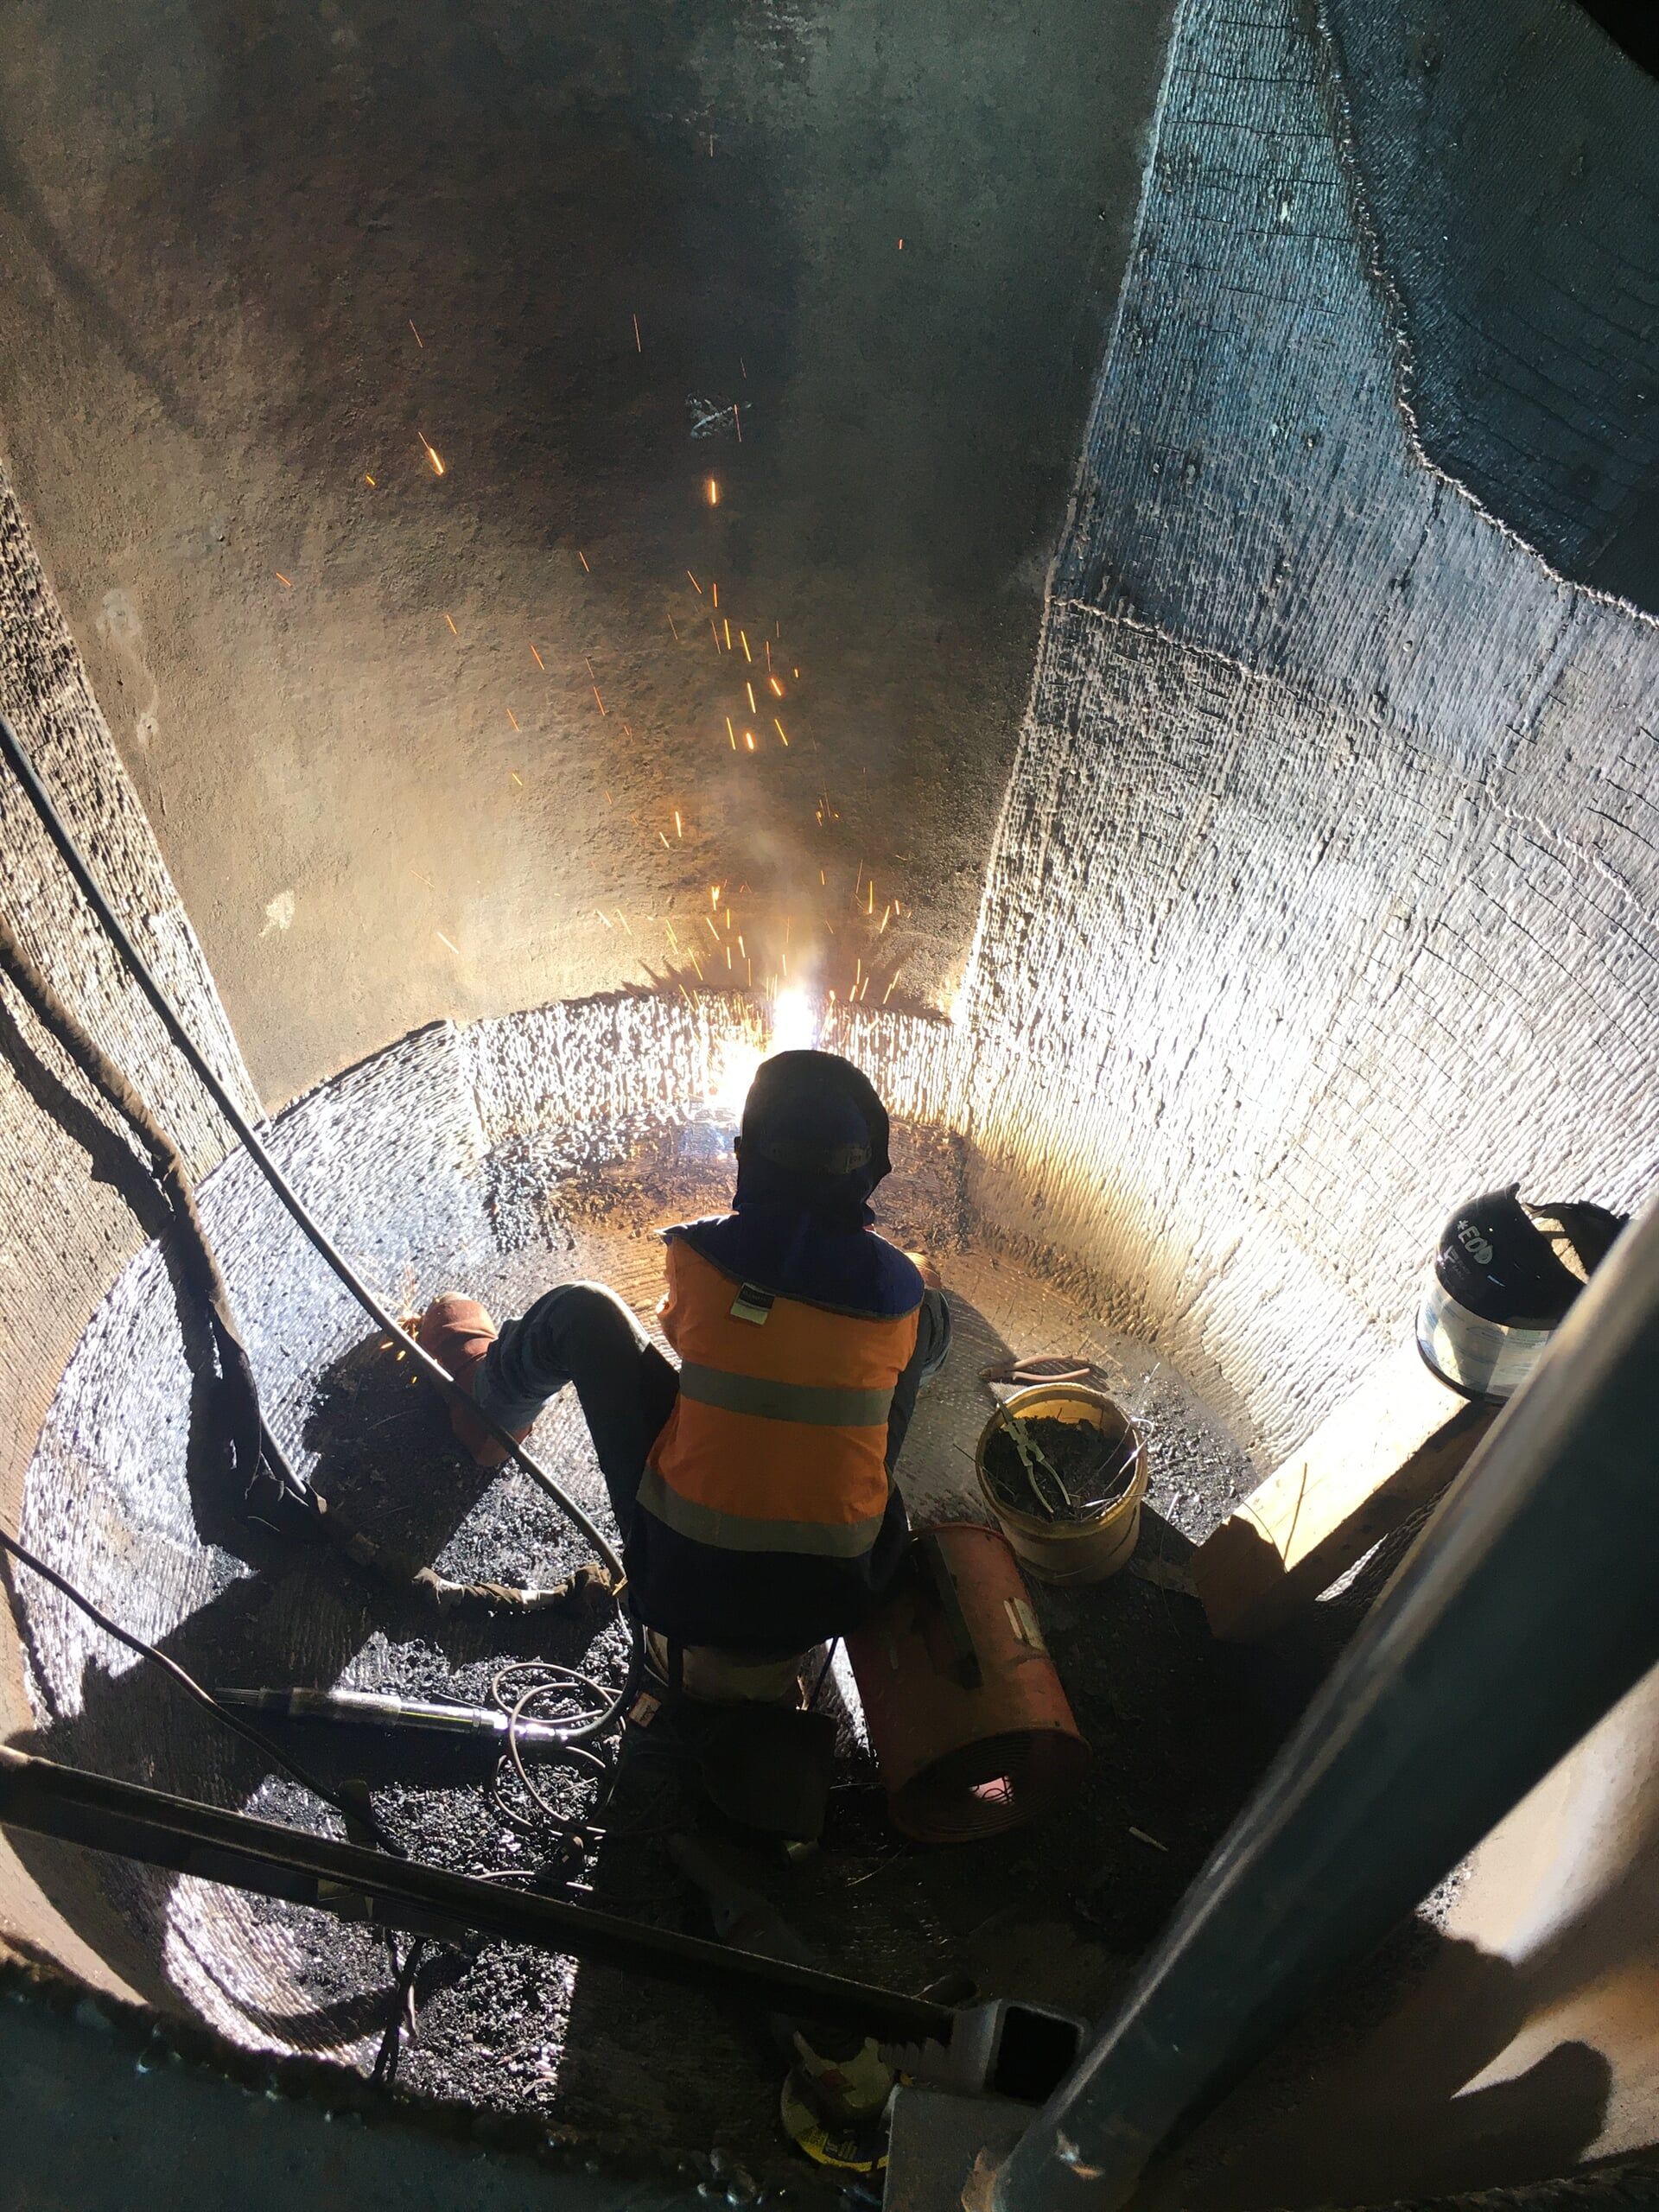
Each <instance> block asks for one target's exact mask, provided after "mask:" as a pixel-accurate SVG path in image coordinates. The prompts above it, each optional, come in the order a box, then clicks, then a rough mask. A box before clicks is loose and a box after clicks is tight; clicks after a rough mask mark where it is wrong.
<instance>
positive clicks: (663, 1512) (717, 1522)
mask: <svg viewBox="0 0 1659 2212" xmlns="http://www.w3.org/2000/svg"><path fill="white" fill-rule="evenodd" d="M667 1265H668V1284H669V1289H668V1296H667V1298H666V1300H664V1304H663V1306H662V1309H661V1319H662V1324H663V1332H664V1335H665V1336H666V1337H667V1338H668V1341H669V1343H670V1344H672V1346H673V1347H674V1349H675V1351H677V1352H678V1354H679V1355H680V1362H681V1365H680V1378H679V1382H680V1388H679V1396H678V1398H677V1400H676V1402H675V1406H674V1410H673V1412H672V1413H671V1414H670V1416H669V1419H668V1422H667V1425H666V1426H665V1427H664V1429H663V1431H662V1433H661V1434H660V1435H659V1436H658V1440H657V1441H656V1443H655V1445H654V1446H652V1451H651V1455H650V1458H649V1459H648V1461H647V1463H646V1467H645V1477H644V1479H643V1480H642V1481H641V1483H640V1485H639V1500H638V1503H639V1505H640V1506H641V1507H643V1509H644V1510H645V1511H646V1512H647V1513H649V1514H651V1515H652V1516H653V1517H654V1518H655V1519H657V1520H658V1521H660V1522H664V1524H665V1525H666V1526H667V1527H668V1528H670V1529H673V1530H674V1531H675V1532H676V1534H677V1535H680V1536H682V1537H684V1538H686V1539H688V1540H690V1541H691V1542H693V1543H698V1544H706V1545H709V1546H712V1547H714V1548H717V1549H720V1550H723V1551H731V1552H798V1553H810V1554H817V1555H819V1556H820V1557H824V1558H829V1559H842V1560H856V1559H860V1558H861V1557H862V1556H863V1554H865V1553H866V1552H868V1550H869V1548H870V1547H871V1546H872V1545H873V1544H874V1541H875V1540H876V1537H877V1535H879V1534H880V1529H881V1524H882V1518H883V1516H884V1515H885V1514H886V1512H887V1500H888V1496H889V1480H888V1475H887V1417H888V1414H889V1413H890V1411H891V1409H892V1405H893V1386H894V1385H895V1383H897V1382H898V1380H899V1376H900V1375H901V1374H902V1373H903V1371H904V1369H905V1366H906V1363H907V1362H908V1360H909V1358H910V1356H911V1354H912V1351H914V1350H915V1347H916V1332H917V1325H918V1316H917V1313H916V1311H915V1310H914V1309H912V1311H911V1312H910V1313H903V1314H899V1315H897V1316H894V1317H892V1318H879V1317H874V1316H871V1315H868V1314H857V1313H837V1312H835V1311H833V1310H832V1309H830V1308H829V1307H828V1306H812V1305H809V1304H808V1303H807V1302H806V1301H805V1300H802V1299H796V1298H784V1297H780V1296H774V1295H772V1294H771V1293H770V1292H767V1291H766V1290H764V1289H757V1287H755V1286H753V1285H749V1284H743V1283H740V1282H737V1281H734V1280H733V1278H732V1277H731V1276H730V1275H727V1274H721V1271H720V1269H719V1268H716V1267H715V1266H714V1265H713V1264H712V1263H711V1262H709V1261H708V1260H705V1259H704V1258H703V1257H702V1255H701V1254H700V1253H698V1252H696V1251H695V1250H694V1249H692V1247H691V1246H690V1244H689V1243H686V1242H685V1241H684V1240H683V1239H682V1238H675V1239H674V1240H672V1241H671V1243H669V1245H668V1247H667Z"/></svg>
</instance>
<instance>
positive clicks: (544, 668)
mask: <svg viewBox="0 0 1659 2212" xmlns="http://www.w3.org/2000/svg"><path fill="white" fill-rule="evenodd" d="M530 657H531V660H533V661H534V662H535V664H536V665H537V668H539V669H540V670H541V671H542V674H543V676H545V675H546V674H547V663H546V662H545V661H544V660H543V658H542V657H541V655H540V653H538V652H537V650H536V648H535V646H534V645H532V646H531V649H530Z"/></svg>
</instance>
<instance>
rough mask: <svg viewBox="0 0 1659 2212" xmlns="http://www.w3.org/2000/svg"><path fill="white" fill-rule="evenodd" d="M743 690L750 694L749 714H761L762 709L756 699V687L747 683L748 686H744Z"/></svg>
mask: <svg viewBox="0 0 1659 2212" xmlns="http://www.w3.org/2000/svg"><path fill="white" fill-rule="evenodd" d="M743 689H744V690H746V691H747V693H748V695H749V712H750V713H751V714H752V715H754V714H759V712H760V706H759V703H758V702H757V701H756V699H755V696H754V686H753V683H746V684H745V685H744V686H743Z"/></svg>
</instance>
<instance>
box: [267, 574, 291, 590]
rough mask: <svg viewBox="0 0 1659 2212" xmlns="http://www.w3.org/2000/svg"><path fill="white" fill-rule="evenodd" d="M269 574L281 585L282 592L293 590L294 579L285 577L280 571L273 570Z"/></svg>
mask: <svg viewBox="0 0 1659 2212" xmlns="http://www.w3.org/2000/svg"><path fill="white" fill-rule="evenodd" d="M270 573H271V574H272V575H273V576H275V577H276V579H277V582H278V583H279V584H281V586H282V588H283V590H284V591H292V590H293V588H294V579H293V578H292V576H285V575H283V572H282V570H281V569H272V570H271V572H270Z"/></svg>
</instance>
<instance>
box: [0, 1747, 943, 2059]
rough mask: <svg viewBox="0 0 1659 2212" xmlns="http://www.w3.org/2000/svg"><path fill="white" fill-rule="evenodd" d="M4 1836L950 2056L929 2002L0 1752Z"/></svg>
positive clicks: (938, 2013) (939, 2017) (937, 2012)
mask: <svg viewBox="0 0 1659 2212" xmlns="http://www.w3.org/2000/svg"><path fill="white" fill-rule="evenodd" d="M0 1827H8V1828H23V1829H27V1830H28V1831H29V1832H30V1833H31V1834H35V1835H47V1836H55V1837H57V1838H58V1839H59V1840H61V1841H63V1842H65V1843H74V1844H79V1845H81V1846H82V1847H85V1848H86V1849H88V1850H92V1851H108V1852H114V1853H117V1854H118V1855H119V1856H120V1857H122V1858H125V1859H137V1860H138V1861H139V1862H140V1863H141V1864H142V1865H144V1866H162V1867H166V1868H168V1869H169V1870H170V1871H171V1872H175V1873H179V1874H193V1875H195V1876H197V1877H198V1878H200V1879H202V1880H205V1881H210V1882H222V1883H224V1884H225V1885H226V1886H227V1887H229V1888H232V1889H238V1890H250V1891H253V1893H254V1894H255V1895H256V1896H260V1897H284V1898H287V1899H289V1901H290V1902H293V1903H296V1904H308V1905H315V1906H320V1907H321V1909H322V1910H325V1911H327V1910H330V1909H333V1910H336V1911H340V1910H346V1909H347V1908H349V1907H350V1906H351V1905H352V1904H353V1903H356V1904H360V1902H361V1900H362V1899H364V1898H365V1897H372V1898H373V1899H374V1900H375V1901H376V1904H377V1907H378V1910H377V1911H376V1913H375V1919H376V1920H377V1921H378V1923H381V1924H382V1925H384V1926H386V1927H391V1928H411V1929H415V1930H416V1931H417V1932H420V1933H431V1932H433V1930H434V1929H443V1930H444V1931H445V1932H446V1933H452V1932H453V1931H455V1930H459V1929H473V1930H476V1931H478V1932H480V1933H481V1934H483V1935H486V1936H496V1937H498V1938H499V1939H500V1940H501V1941H502V1942H509V1943H528V1944H531V1945H533V1946H535V1947H536V1948H537V1949H539V1950H543V1951H555V1952H558V1953H560V1954H561V1955H563V1956H565V1957H568V1958H574V1959H589V1960H592V1961H594V1962H595V1963H596V1964H600V1965H603V1966H610V1967H620V1968H621V1969H622V1970H623V1971H624V1972H625V1973H632V1974H648V1975H651V1976H652V1977H653V1978H654V1979H656V1980H660V1981H669V1982H674V1983H677V1985H678V1986H680V1987H682V1988H684V1989H693V1990H701V1991H702V1992H703V1993H705V1994H707V1993H711V1992H714V1991H721V1992H723V1993H726V1994H728V1995H729V1996H732V1997H738V1998H744V1999H748V2000H749V2001H750V2002H752V2003H753V2004H754V2005H758V2006H760V2008H761V2010H763V2011H765V2012H789V2013H792V2014H794V2015H795V2016H797V2017H798V2018H803V2019H809V2020H823V2021H826V2022H829V2023H832V2024H836V2025H837V2026H847V2027H855V2028H857V2029H859V2030H860V2031H861V2033H862V2034H865V2035H874V2036H877V2037H880V2038H881V2039H882V2040H884V2041H887V2042H910V2041H921V2042H924V2043H938V2044H949V2043H950V2037H951V2031H952V2028H953V2025H954V2023H955V2019H956V2015H955V2014H954V2013H953V2012H951V2011H950V2008H949V2007H948V2006H946V2005H939V2004H936V2003H934V2002H933V2001H932V2000H931V1999H928V1998H925V1997H907V1996H906V1995H905V1994H904V1993H902V1992H901V1991H899V1990H895V1989H881V1988H878V1987H874V1986H870V1985H869V1984H868V1983H865V1982H859V1981H849V1980H846V1979H845V1978H844V1977H843V1976H842V1975H841V1974H829V1973H826V1972H824V1971H823V1969H822V1968H821V1967H807V1966H797V1965H794V1964H791V1963H790V1962H789V1961H785V1960H779V1959H766V1958H761V1957H759V1956H758V1955H755V1954H754V1953H753V1952H748V1951H735V1950H729V1949H728V1948H726V1946H725V1945H724V1944H721V1943H715V1942H709V1941H708V1940H706V1939H705V1938H703V1937H700V1936H682V1935H681V1934H679V1933H678V1931H677V1929H668V1928H651V1927H643V1926H641V1925H639V1923H636V1922H634V1921H631V1920H624V1919H623V1918H622V1917H621V1916H620V1915H619V1914H616V1913H613V1912H601V1911H599V1910H595V1909H594V1907H593V1906H591V1905H582V1904H572V1903H570V1901H569V1899H568V1898H564V1897H549V1896H546V1895H544V1894H543V1892H541V1891H535V1890H531V1891H521V1890H512V1889H508V1888H507V1887H505V1885H503V1884H502V1883H500V1882H490V1881H485V1880H484V1879H482V1878H481V1877H480V1876H478V1875H476V1874H454V1873H451V1872H449V1870H448V1868H447V1867H443V1866H430V1865H429V1864H428V1863H427V1862H426V1861H425V1860H423V1859H391V1858H388V1857H387V1856H386V1854H385V1853H384V1852H379V1851H365V1849H364V1848H363V1847H362V1846H361V1845H360V1844H355V1843H340V1842H337V1841H336V1840H335V1839H334V1837H333V1836H324V1835H309V1834H306V1833H305V1832H304V1831H303V1830H302V1829H299V1828H289V1827H283V1826H281V1825H280V1824H279V1823H278V1822H277V1821H257V1820H253V1819H251V1817H250V1816H249V1815H247V1814H245V1813H226V1812H221V1811H220V1810H219V1808H218V1807H217V1806H213V1805H203V1804H200V1803H198V1802H196V1801H195V1800H194V1799H193V1798H189V1797H176V1796H173V1795H172V1794H171V1793H170V1792H168V1791H166V1790H161V1789H144V1788H143V1787H142V1786H141V1785H140V1784H138V1783H133V1782H116V1781H112V1780H111V1778H110V1777H107V1776H105V1775H101V1774H88V1773H86V1772H85V1771H84V1770H82V1769H80V1768H79V1767H72V1766H60V1765H59V1764H57V1763H56V1762H55V1761H54V1760H52V1759H42V1758H35V1757H33V1756H32V1755H31V1754H30V1753H29V1752H26V1751H11V1750H10V1749H8V1748H7V1747H6V1746H4V1745H0Z"/></svg>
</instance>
